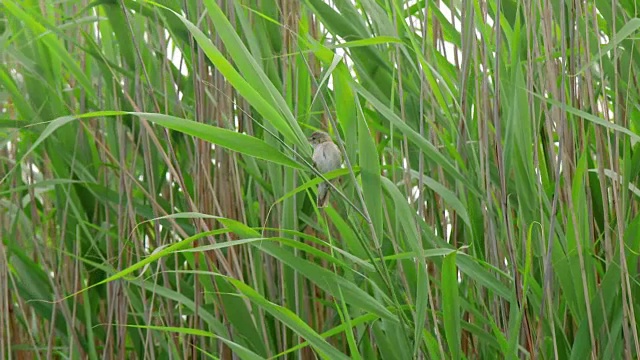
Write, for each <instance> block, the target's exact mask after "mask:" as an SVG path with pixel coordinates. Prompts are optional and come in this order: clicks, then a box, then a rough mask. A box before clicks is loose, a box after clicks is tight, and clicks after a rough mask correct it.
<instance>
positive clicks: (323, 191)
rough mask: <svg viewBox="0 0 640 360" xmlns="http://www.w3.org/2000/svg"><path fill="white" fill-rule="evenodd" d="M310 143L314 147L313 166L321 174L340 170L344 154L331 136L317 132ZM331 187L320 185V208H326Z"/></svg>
mask: <svg viewBox="0 0 640 360" xmlns="http://www.w3.org/2000/svg"><path fill="white" fill-rule="evenodd" d="M309 143H311V146H313V157H312V159H313V166H314V167H315V168H316V169H317V170H318V172H320V173H323V174H324V173H327V172H329V171H332V170H335V169H339V168H340V167H341V166H342V154H341V153H340V149H338V147H337V146H336V144H335V143H334V142H333V140H331V137H330V136H329V134H327V133H326V132H324V131H315V132H314V133H313V134H311V136H310V137H309ZM330 189H331V186H330V185H329V184H328V183H326V182H323V183H320V185H318V197H317V198H316V205H317V206H318V207H319V208H323V207H326V206H327V204H328V202H329V190H330Z"/></svg>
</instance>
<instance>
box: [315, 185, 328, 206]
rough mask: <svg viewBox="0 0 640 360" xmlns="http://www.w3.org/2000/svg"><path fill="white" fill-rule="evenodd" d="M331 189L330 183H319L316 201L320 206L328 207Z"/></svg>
mask: <svg viewBox="0 0 640 360" xmlns="http://www.w3.org/2000/svg"><path fill="white" fill-rule="evenodd" d="M330 190H331V186H329V184H328V183H326V182H323V183H320V185H318V197H317V199H316V203H317V205H318V207H319V208H323V207H326V206H327V205H328V204H329V192H330Z"/></svg>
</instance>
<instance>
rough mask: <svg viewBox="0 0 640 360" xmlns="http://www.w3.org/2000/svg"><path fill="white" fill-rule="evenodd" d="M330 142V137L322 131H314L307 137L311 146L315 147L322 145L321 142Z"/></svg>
mask: <svg viewBox="0 0 640 360" xmlns="http://www.w3.org/2000/svg"><path fill="white" fill-rule="evenodd" d="M327 141H331V137H329V134H327V133H326V132H324V131H315V132H314V133H313V134H311V136H310V137H309V142H310V143H311V145H313V146H316V145H318V144H322V143H323V142H327Z"/></svg>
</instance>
